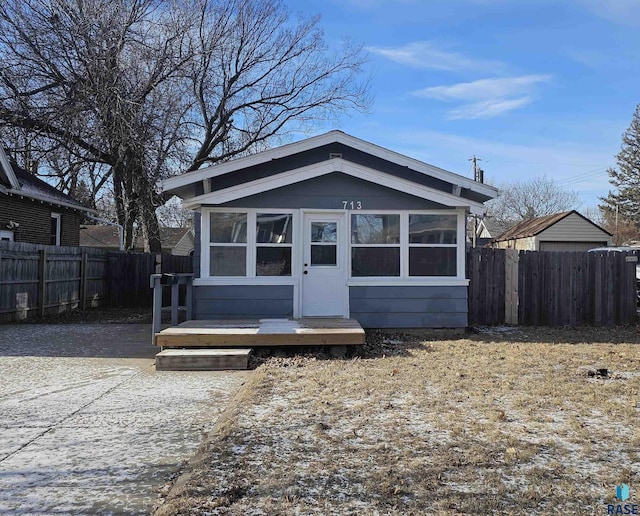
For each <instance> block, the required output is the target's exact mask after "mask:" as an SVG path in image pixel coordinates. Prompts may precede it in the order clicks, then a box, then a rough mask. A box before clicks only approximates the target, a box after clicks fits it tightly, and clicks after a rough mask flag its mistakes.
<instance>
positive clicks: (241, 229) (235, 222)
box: [209, 213, 247, 244]
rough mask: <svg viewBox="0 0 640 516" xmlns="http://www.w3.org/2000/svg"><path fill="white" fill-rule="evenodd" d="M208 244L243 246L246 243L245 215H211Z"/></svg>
mask: <svg viewBox="0 0 640 516" xmlns="http://www.w3.org/2000/svg"><path fill="white" fill-rule="evenodd" d="M210 220H211V231H210V233H211V235H210V240H209V241H210V242H211V243H214V244H217V243H222V244H244V243H245V242H246V241H247V214H246V213H212V214H211V219H210Z"/></svg>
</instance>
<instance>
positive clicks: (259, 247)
mask: <svg viewBox="0 0 640 516" xmlns="http://www.w3.org/2000/svg"><path fill="white" fill-rule="evenodd" d="M208 217H209V264H208V265H209V276H216V277H220V276H221V277H258V276H291V262H292V254H293V236H292V235H293V215H292V214H291V213H263V212H254V211H248V210H247V211H238V212H232V211H229V212H222V211H212V212H210V213H209V215H208Z"/></svg>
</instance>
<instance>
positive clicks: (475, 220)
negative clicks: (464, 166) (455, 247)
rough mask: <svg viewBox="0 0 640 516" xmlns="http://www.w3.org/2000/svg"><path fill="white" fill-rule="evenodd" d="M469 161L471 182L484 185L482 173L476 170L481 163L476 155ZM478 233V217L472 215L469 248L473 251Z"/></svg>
mask: <svg viewBox="0 0 640 516" xmlns="http://www.w3.org/2000/svg"><path fill="white" fill-rule="evenodd" d="M469 161H472V162H473V180H474V181H478V180H480V182H481V183H484V172H483V171H482V170H481V169H479V168H478V161H482V160H481V159H480V158H477V157H476V155H475V154H474V155H473V156H472V157H471V158H469ZM477 233H478V216H477V215H474V216H473V235H472V237H471V246H472V247H473V248H474V249H475V248H476V243H477V242H476V239H477V238H478V236H477Z"/></svg>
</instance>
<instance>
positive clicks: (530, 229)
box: [494, 210, 611, 242]
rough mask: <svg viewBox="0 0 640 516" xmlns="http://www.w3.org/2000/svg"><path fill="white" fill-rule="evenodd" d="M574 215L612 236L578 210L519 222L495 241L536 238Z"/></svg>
mask: <svg viewBox="0 0 640 516" xmlns="http://www.w3.org/2000/svg"><path fill="white" fill-rule="evenodd" d="M572 213H575V214H576V215H578V216H579V217H580V218H582V219H584V220H585V221H587V222H588V223H589V224H591V225H593V226H595V227H597V228H598V229H600V230H601V231H603V232H605V233H606V234H607V235H609V236H611V233H609V232H608V231H607V230H606V229H603V228H601V227H600V226H598V225H597V224H596V223H595V222H593V221H591V220H589V219H588V218H587V217H585V216H584V215H581V214H580V213H579V212H577V211H576V210H570V211H563V212H561V213H554V214H552V215H545V216H543V217H536V218H533V219H528V220H523V221H522V222H519V223H518V224H516V225H515V226H513V227H511V228H509V229H507V230H506V231H505V232H504V233H502V234H501V235H499V236H498V237H497V238H495V239H494V241H496V242H500V241H502V240H516V239H518V238H529V237H532V236H536V235H538V234H540V233H542V232H543V231H544V230H546V229H549V228H550V227H551V226H553V225H554V224H557V223H558V222H560V221H561V220H562V219H564V218H566V217H568V216H569V215H571V214H572Z"/></svg>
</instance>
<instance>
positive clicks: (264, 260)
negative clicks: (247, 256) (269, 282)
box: [256, 247, 291, 276]
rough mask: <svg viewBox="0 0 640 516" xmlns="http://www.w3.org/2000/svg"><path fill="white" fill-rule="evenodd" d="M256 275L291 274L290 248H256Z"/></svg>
mask: <svg viewBox="0 0 640 516" xmlns="http://www.w3.org/2000/svg"><path fill="white" fill-rule="evenodd" d="M256 276H291V248H290V247H258V248H256Z"/></svg>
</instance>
